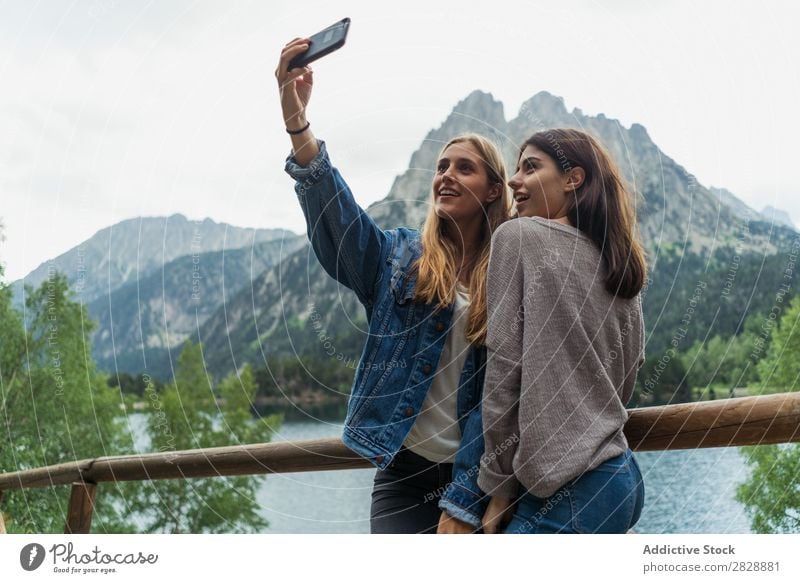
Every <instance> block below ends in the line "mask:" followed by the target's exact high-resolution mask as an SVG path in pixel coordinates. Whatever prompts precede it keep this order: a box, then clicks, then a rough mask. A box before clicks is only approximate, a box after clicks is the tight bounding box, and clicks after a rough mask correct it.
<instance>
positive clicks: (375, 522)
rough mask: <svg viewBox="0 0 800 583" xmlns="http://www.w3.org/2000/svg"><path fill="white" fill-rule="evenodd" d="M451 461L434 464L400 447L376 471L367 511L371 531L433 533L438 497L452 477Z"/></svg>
mask: <svg viewBox="0 0 800 583" xmlns="http://www.w3.org/2000/svg"><path fill="white" fill-rule="evenodd" d="M452 475H453V464H437V463H435V462H431V461H428V460H426V459H425V458H424V457H422V456H419V455H417V454H415V453H413V452H412V451H410V450H408V449H406V448H402V449H401V450H400V451H399V452H398V453H397V455H396V456H395V457H394V459H393V460H392V463H391V464H389V466H388V467H387V468H386V469H384V470H378V471H377V472H376V474H375V485H374V486H373V488H372V507H371V510H370V530H371V532H372V533H373V534H418V533H419V534H435V533H436V527H437V526H438V524H439V517H440V516H441V514H442V511H441V510H439V506H438V504H439V498H440V497H441V495H442V494H443V493H444V490H445V488H446V487H447V484H449V483H450V481H451V480H452Z"/></svg>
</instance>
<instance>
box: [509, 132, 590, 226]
mask: <svg viewBox="0 0 800 583" xmlns="http://www.w3.org/2000/svg"><path fill="white" fill-rule="evenodd" d="M575 170H577V171H580V172H574V171H575ZM575 174H580V176H578V178H580V180H579V182H577V183H576V181H575V178H576V176H575ZM581 182H583V170H582V169H581V168H575V169H573V171H570V172H567V173H564V174H562V173H561V171H560V169H559V168H558V166H556V162H555V160H553V159H552V158H551V157H550V156H548V155H547V154H545V153H544V152H542V151H541V150H539V149H538V148H536V147H535V146H531V145H528V146H527V147H526V148H525V149H524V150H523V151H522V154H521V155H520V157H519V162H517V169H516V172H515V174H514V176H512V177H511V180H509V181H508V185H509V186H510V187H511V191H512V192H513V195H514V200H515V201H516V205H517V212H518V213H519V216H521V217H543V218H545V219H559V218H562V217H564V216H565V214H566V208H567V201H568V199H569V197H570V196H573V193H574V189H575V188H577V187H578V186H580V183H581Z"/></svg>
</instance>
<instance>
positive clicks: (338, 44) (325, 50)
mask: <svg viewBox="0 0 800 583" xmlns="http://www.w3.org/2000/svg"><path fill="white" fill-rule="evenodd" d="M349 28H350V19H349V18H343V19H341V20H340V21H339V22H337V23H336V24H334V25H331V26H329V27H328V28H326V29H324V30H321V31H319V32H318V33H317V34H315V35H314V36H312V37H311V38H310V39H309V40H310V41H311V42H310V43H309V45H308V50H307V51H306V52H304V53H300V54H299V55H297V56H296V57H295V58H293V59H292V60H291V61H289V70H290V71H291V70H292V69H296V68H298V67H305V66H306V65H308V64H309V63H313V62H314V61H316V60H317V59H321V58H322V57H324V56H325V55H327V54H330V53H332V52H333V51H335V50H336V49H340V48H342V47H343V46H344V41H345V39H346V38H347V31H348V29H349Z"/></svg>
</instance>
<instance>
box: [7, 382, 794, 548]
mask: <svg viewBox="0 0 800 583" xmlns="http://www.w3.org/2000/svg"><path fill="white" fill-rule="evenodd" d="M629 412H630V418H629V420H628V422H627V423H626V425H625V436H626V437H627V439H628V443H629V444H630V446H631V448H632V449H634V450H636V451H654V450H672V449H694V448H701V447H727V446H740V445H764V444H773V443H789V442H796V441H800V393H780V394H776V395H766V396H760V397H741V398H736V399H723V400H718V401H702V402H696V403H683V404H679V405H665V406H661V407H645V408H641V409H631V410H630V411H629ZM369 467H372V465H371V464H370V463H369V462H368V461H367V460H365V459H363V458H361V457H359V456H357V455H356V454H354V453H353V452H352V451H350V450H349V449H347V447H345V445H344V444H343V443H342V442H341V440H340V439H338V438H328V439H312V440H305V441H291V442H279V443H263V444H249V445H240V446H231V447H214V448H205V449H192V450H186V451H175V452H167V453H149V454H136V455H122V456H109V457H100V458H93V459H85V460H79V461H74V462H68V463H62V464H57V465H52V466H45V467H40V468H35V469H31V470H24V471H20V472H11V473H7V474H0V533H2V532H5V528H4V525H3V518H2V498H3V492H4V491H8V490H19V489H23V488H44V487H48V486H58V485H68V484H71V485H72V491H71V495H70V502H69V507H68V510H67V519H66V526H65V529H64V532H65V533H86V532H89V531H90V529H91V522H92V513H93V510H94V507H95V494H96V491H97V485H98V484H99V483H101V482H120V481H139V480H166V479H185V478H208V477H219V476H240V475H253V474H275V473H290V472H310V471H325V470H344V469H356V468H369Z"/></svg>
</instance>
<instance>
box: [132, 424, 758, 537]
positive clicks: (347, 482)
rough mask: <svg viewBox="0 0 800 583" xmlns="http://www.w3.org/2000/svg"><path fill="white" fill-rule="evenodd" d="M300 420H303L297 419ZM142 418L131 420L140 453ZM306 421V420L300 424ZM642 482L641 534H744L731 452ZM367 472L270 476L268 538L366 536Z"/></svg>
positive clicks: (649, 455) (674, 455)
mask: <svg viewBox="0 0 800 583" xmlns="http://www.w3.org/2000/svg"><path fill="white" fill-rule="evenodd" d="M300 417H303V416H302V415H301V416H300ZM144 419H145V416H144V415H143V414H141V413H137V414H134V415H131V416H130V421H131V428H132V430H133V431H134V434H135V435H136V436H137V439H136V442H137V446H138V447H139V450H140V451H146V446H147V439H146V437H144V436H143V434H142V429H143V425H144ZM306 419H308V418H306ZM341 431H342V425H341V421H338V422H335V421H324V420H322V419H321V418H319V417H318V418H313V419H311V420H303V419H292V415H288V416H287V420H286V421H285V422H284V424H283V426H282V428H281V430H280V432H279V433H278V434H276V435H275V436H274V437H273V441H292V440H299V439H315V438H319V437H338V436H339V435H341ZM636 455H637V459H638V460H639V465H640V467H641V469H642V473H643V474H644V477H645V486H646V490H647V492H646V498H645V506H644V511H643V513H642V518H641V519H640V521H639V523H638V524H637V525H636V528H635V530H636V532H640V533H748V532H751V531H750V526H749V520H748V518H747V516H746V515H745V513H744V509H743V507H742V506H741V505H740V504H739V503H738V502H736V500H735V499H734V492H735V490H736V485H737V484H739V483H741V482H742V481H744V480H745V479H746V477H747V475H748V470H747V467H746V466H745V463H744V458H743V457H742V456H741V454H740V453H739V450H738V448H714V449H700V450H691V451H670V452H646V453H639V454H636ZM374 475H375V470H374V469H367V470H342V471H330V472H306V473H296V474H273V475H270V476H267V478H266V479H265V480H264V482H263V485H262V487H261V488H260V489H259V491H258V493H257V501H258V504H259V506H260V507H261V509H262V514H263V516H264V517H265V518H266V519H267V520H268V521H269V524H270V525H269V528H268V529H267V531H266V532H272V533H367V532H369V503H370V492H371V490H372V479H373V477H374Z"/></svg>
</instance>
